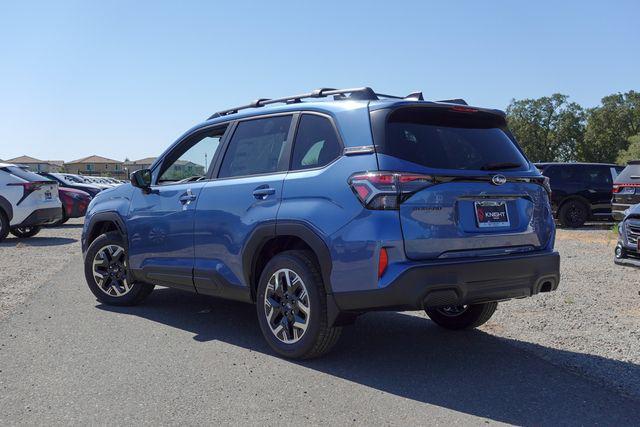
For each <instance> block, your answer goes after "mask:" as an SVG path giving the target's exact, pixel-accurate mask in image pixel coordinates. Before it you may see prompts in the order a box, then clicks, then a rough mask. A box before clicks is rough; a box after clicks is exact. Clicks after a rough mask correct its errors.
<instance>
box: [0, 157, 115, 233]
mask: <svg viewBox="0 0 640 427" xmlns="http://www.w3.org/2000/svg"><path fill="white" fill-rule="evenodd" d="M122 183H123V182H122V181H119V180H116V179H113V178H104V177H87V176H81V175H76V174H67V173H39V174H37V173H35V172H32V171H30V170H28V168H26V167H22V166H18V165H14V164H10V163H0V241H2V240H3V239H4V238H5V237H7V235H8V234H9V233H11V234H13V235H14V236H16V237H19V238H27V237H32V236H35V235H36V234H38V232H39V231H40V230H41V228H42V227H43V226H47V227H55V226H59V225H62V224H64V223H65V222H67V221H68V220H69V219H70V218H79V217H83V216H84V215H85V213H86V212H87V207H88V206H89V203H90V202H91V200H92V199H93V197H95V196H96V195H97V194H98V193H99V192H101V191H102V190H105V189H108V188H112V187H115V186H118V185H121V184H122Z"/></svg>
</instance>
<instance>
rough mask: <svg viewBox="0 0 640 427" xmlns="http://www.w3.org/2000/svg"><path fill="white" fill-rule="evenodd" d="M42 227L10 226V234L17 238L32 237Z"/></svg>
mask: <svg viewBox="0 0 640 427" xmlns="http://www.w3.org/2000/svg"><path fill="white" fill-rule="evenodd" d="M41 229H42V227H39V226H38V227H11V234H13V235H14V236H16V237H17V238H18V239H27V238H29V237H33V236H35V235H36V234H38V233H39V232H40V230H41Z"/></svg>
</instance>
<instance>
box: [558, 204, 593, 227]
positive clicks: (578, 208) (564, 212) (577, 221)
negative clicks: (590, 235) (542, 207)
mask: <svg viewBox="0 0 640 427" xmlns="http://www.w3.org/2000/svg"><path fill="white" fill-rule="evenodd" d="M588 218H589V207H588V206H587V205H586V204H585V203H584V202H581V201H580V200H575V199H573V200H568V201H566V202H564V203H563V204H562V207H561V208H560V212H559V213H558V219H559V220H560V224H562V225H564V226H565V227H570V228H577V227H582V226H583V225H584V223H585V222H586V221H587V219H588Z"/></svg>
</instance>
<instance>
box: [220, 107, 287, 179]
mask: <svg viewBox="0 0 640 427" xmlns="http://www.w3.org/2000/svg"><path fill="white" fill-rule="evenodd" d="M291 118H292V116H290V115H288V116H276V117H268V118H264V119H252V120H245V121H241V122H240V123H238V125H237V127H236V129H235V131H234V133H233V136H232V137H231V141H229V147H228V148H227V152H226V153H225V156H224V159H223V161H222V165H221V166H220V172H219V174H218V177H219V178H229V177H234V176H247V175H258V174H265V173H273V172H277V171H279V170H284V169H286V163H284V162H285V160H286V159H285V158H284V156H285V154H286V153H285V151H286V150H285V147H286V142H287V137H288V135H289V129H290V127H291ZM283 163H284V164H283Z"/></svg>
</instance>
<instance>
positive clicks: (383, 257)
mask: <svg viewBox="0 0 640 427" xmlns="http://www.w3.org/2000/svg"><path fill="white" fill-rule="evenodd" d="M388 265H389V257H388V256H387V250H386V249H385V248H381V249H380V258H379V259H378V279H379V278H381V277H382V275H383V274H384V272H385V271H386V270H387V266H388Z"/></svg>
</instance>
